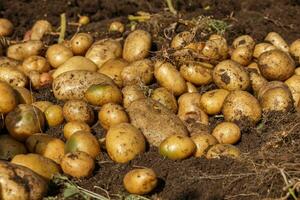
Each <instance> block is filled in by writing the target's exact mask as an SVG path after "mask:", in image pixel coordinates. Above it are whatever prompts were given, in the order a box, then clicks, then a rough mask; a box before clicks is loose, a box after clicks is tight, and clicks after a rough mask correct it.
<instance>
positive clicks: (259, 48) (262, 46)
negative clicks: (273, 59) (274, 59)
mask: <svg viewBox="0 0 300 200" xmlns="http://www.w3.org/2000/svg"><path fill="white" fill-rule="evenodd" d="M274 49H276V47H275V46H274V45H272V44H270V43H264V42H263V43H259V44H257V45H255V48H254V51H253V57H254V58H259V56H260V55H261V54H263V53H265V52H267V51H270V50H274Z"/></svg>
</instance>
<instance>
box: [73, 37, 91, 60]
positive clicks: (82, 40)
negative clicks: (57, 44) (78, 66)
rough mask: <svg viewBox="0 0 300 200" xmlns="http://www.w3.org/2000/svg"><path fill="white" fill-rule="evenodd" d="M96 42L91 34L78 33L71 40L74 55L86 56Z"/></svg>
mask: <svg viewBox="0 0 300 200" xmlns="http://www.w3.org/2000/svg"><path fill="white" fill-rule="evenodd" d="M93 42H94V39H93V37H92V36H91V34H89V33H77V34H75V35H74V36H73V37H72V39H71V49H72V51H73V54H74V55H85V53H86V52H87V50H88V49H89V48H90V47H91V46H92V44H93Z"/></svg>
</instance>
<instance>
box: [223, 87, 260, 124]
mask: <svg viewBox="0 0 300 200" xmlns="http://www.w3.org/2000/svg"><path fill="white" fill-rule="evenodd" d="M222 113H223V115H224V118H225V120H226V121H230V122H234V121H239V120H244V119H246V120H249V121H250V122H253V123H257V122H258V121H259V120H260V118H261V114H262V111H261V107H260V105H259V102H258V100H257V99H256V98H255V97H254V96H252V95H251V94H250V93H248V92H246V91H241V90H236V91H232V92H230V93H229V95H228V96H227V97H226V99H225V101H224V103H223V108H222Z"/></svg>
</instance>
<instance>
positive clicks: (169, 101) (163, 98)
mask: <svg viewBox="0 0 300 200" xmlns="http://www.w3.org/2000/svg"><path fill="white" fill-rule="evenodd" d="M151 98H152V99H153V100H155V101H158V102H159V103H161V104H162V105H164V106H165V107H166V108H168V109H170V110H171V111H172V112H173V113H175V114H176V113H177V110H178V105H177V101H176V98H175V97H174V95H173V94H172V93H171V92H169V91H168V90H167V89H166V88H163V87H160V88H156V89H155V90H154V91H153V92H152V94H151Z"/></svg>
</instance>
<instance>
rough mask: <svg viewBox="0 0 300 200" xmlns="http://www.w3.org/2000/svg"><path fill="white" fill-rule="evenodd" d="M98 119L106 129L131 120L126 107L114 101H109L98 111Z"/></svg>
mask: <svg viewBox="0 0 300 200" xmlns="http://www.w3.org/2000/svg"><path fill="white" fill-rule="evenodd" d="M98 120H99V122H100V124H101V126H102V127H103V128H105V129H106V130H107V129H109V128H110V127H111V126H114V125H117V124H120V123H123V122H128V121H129V119H128V116H127V113H126V112H125V109H124V108H123V107H122V106H120V105H118V104H114V103H107V104H104V105H103V106H102V107H101V109H100V111H99V113H98Z"/></svg>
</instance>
